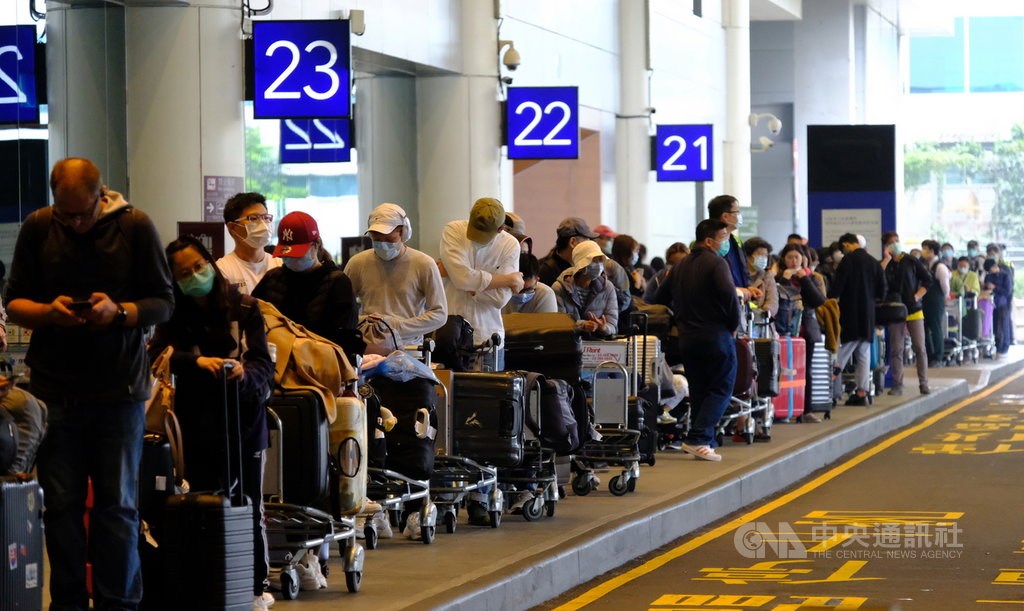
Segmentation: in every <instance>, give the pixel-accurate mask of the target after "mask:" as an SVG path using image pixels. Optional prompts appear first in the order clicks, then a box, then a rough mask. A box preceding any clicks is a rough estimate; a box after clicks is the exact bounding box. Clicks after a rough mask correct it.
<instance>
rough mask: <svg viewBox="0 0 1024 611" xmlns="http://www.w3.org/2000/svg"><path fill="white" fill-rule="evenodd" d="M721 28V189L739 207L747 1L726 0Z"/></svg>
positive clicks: (743, 191)
mask: <svg viewBox="0 0 1024 611" xmlns="http://www.w3.org/2000/svg"><path fill="white" fill-rule="evenodd" d="M722 9H723V15H722V25H723V26H724V27H725V73H726V77H725V78H726V82H725V84H726V94H725V108H726V117H725V146H724V149H725V150H724V153H725V155H724V158H725V172H724V175H723V177H724V181H725V192H726V193H728V194H730V195H733V196H735V197H736V198H737V199H738V200H739V202H740V205H741V206H749V205H750V203H751V188H750V124H749V123H748V122H747V118H748V117H749V116H750V0H726V1H725V3H724V5H723V7H722Z"/></svg>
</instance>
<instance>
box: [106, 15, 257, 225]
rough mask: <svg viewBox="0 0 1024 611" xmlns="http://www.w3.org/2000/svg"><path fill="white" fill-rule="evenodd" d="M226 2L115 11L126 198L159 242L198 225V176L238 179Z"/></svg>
mask: <svg viewBox="0 0 1024 611" xmlns="http://www.w3.org/2000/svg"><path fill="white" fill-rule="evenodd" d="M239 11H240V8H239V4H238V3H237V2H236V1H235V0H205V1H204V2H203V3H202V5H201V6H191V7H143V6H140V7H137V8H127V9H125V32H126V34H125V48H126V50H127V53H126V56H127V58H126V62H125V65H126V74H127V79H126V82H127V132H126V133H127V142H128V178H129V183H130V185H131V198H132V199H131V201H132V203H133V204H135V205H137V206H139V207H140V208H141V209H143V210H145V211H146V213H147V214H149V215H150V216H151V217H152V218H153V221H154V222H155V223H156V226H157V229H158V230H159V231H160V236H161V238H163V239H164V240H169V239H170V238H171V237H173V236H174V235H176V232H177V222H178V221H198V220H202V218H203V212H202V208H203V177H204V176H245V129H244V119H243V115H242V98H243V93H244V72H243V64H242V36H241V31H240V29H239V28H240V18H241V15H240V12H239Z"/></svg>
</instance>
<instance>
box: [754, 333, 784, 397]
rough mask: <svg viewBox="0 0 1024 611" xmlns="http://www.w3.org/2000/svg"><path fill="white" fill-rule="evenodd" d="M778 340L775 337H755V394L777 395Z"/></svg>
mask: <svg viewBox="0 0 1024 611" xmlns="http://www.w3.org/2000/svg"><path fill="white" fill-rule="evenodd" d="M780 351H781V347H780V342H779V340H777V339H755V340H754V356H755V357H757V396H758V397H777V396H779V376H780V373H781V372H780V368H781V365H780V364H779V363H780V361H779V358H780Z"/></svg>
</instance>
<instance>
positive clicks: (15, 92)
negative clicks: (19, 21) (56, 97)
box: [0, 25, 39, 123]
mask: <svg viewBox="0 0 1024 611" xmlns="http://www.w3.org/2000/svg"><path fill="white" fill-rule="evenodd" d="M38 122H39V102H38V99H37V98H36V26H34V25H5V26H0V123H38Z"/></svg>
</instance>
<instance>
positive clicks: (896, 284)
mask: <svg viewBox="0 0 1024 611" xmlns="http://www.w3.org/2000/svg"><path fill="white" fill-rule="evenodd" d="M885 281H886V284H887V285H888V288H889V291H888V293H887V295H886V299H885V300H886V301H900V302H902V303H903V305H905V306H907V314H908V315H909V314H913V313H914V312H920V311H921V302H920V301H918V300H917V299H915V298H914V293H916V292H917V289H918V287H920V286H923V287H924V288H928V287H930V286H931V285H932V282H933V280H932V275H931V273H929V272H928V269H927V268H926V267H925V266H924V263H921V261H919V260H918V259H917V257H911V256H910V255H903V256H902V257H900V260H899V261H890V262H889V265H887V266H886V268H885Z"/></svg>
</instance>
